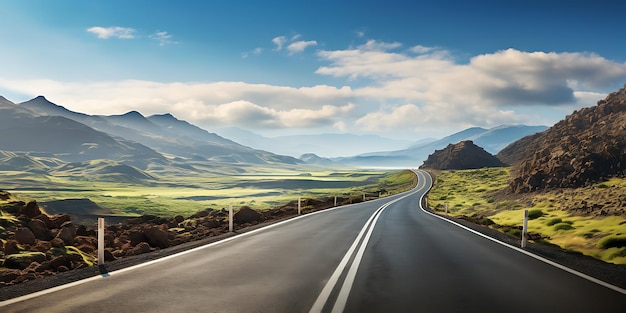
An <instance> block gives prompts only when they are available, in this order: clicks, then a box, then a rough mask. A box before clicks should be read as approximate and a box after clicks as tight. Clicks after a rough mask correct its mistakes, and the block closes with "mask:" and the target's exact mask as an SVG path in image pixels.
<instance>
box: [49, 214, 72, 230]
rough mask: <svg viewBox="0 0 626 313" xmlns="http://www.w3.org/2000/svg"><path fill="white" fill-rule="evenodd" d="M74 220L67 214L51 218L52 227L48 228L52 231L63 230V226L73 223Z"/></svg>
mask: <svg viewBox="0 0 626 313" xmlns="http://www.w3.org/2000/svg"><path fill="white" fill-rule="evenodd" d="M71 220H72V218H71V217H70V216H69V215H67V214H58V215H54V216H52V217H50V223H51V224H50V225H49V226H48V228H50V229H58V228H61V225H63V224H64V223H65V222H69V221H71Z"/></svg>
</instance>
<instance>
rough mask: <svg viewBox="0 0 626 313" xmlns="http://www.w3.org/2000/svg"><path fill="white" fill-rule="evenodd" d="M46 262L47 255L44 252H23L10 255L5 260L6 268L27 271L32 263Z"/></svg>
mask: <svg viewBox="0 0 626 313" xmlns="http://www.w3.org/2000/svg"><path fill="white" fill-rule="evenodd" d="M45 260H46V254H45V253H43V252H23V253H17V254H9V255H7V257H6V258H5V259H4V266H5V267H8V268H16V269H20V270H23V269H26V268H27V267H28V266H29V265H30V264H31V263H33V262H37V263H42V262H44V261H45Z"/></svg>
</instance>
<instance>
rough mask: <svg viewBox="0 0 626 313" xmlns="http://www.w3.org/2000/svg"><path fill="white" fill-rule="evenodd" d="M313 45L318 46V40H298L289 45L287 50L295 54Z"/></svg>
mask: <svg viewBox="0 0 626 313" xmlns="http://www.w3.org/2000/svg"><path fill="white" fill-rule="evenodd" d="M312 46H317V41H315V40H309V41H296V42H293V43H291V44H289V46H287V50H288V51H289V53H291V54H294V53H299V52H302V51H304V49H306V48H307V47H312Z"/></svg>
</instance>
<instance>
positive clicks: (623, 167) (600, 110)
mask: <svg viewBox="0 0 626 313" xmlns="http://www.w3.org/2000/svg"><path fill="white" fill-rule="evenodd" d="M498 158H500V159H501V160H503V161H505V162H508V163H510V164H512V165H514V171H513V172H514V173H516V175H515V177H514V179H513V180H512V182H511V184H510V187H511V189H512V191H513V192H518V193H519V192H531V191H535V190H542V189H549V188H570V187H571V188H575V187H582V186H586V185H590V184H592V183H595V182H599V181H602V180H605V179H607V178H610V177H618V176H623V175H624V173H625V171H626V86H625V88H622V89H621V90H619V91H617V92H614V93H611V94H609V95H608V96H607V97H606V99H604V100H601V101H598V104H597V105H596V106H594V107H589V108H583V109H581V110H578V111H575V112H574V113H572V114H571V115H569V116H567V117H566V118H565V119H563V120H561V121H560V122H558V123H556V124H555V125H554V126H552V127H550V128H549V129H548V130H546V131H544V132H541V133H538V134H535V135H532V136H528V137H525V138H522V139H521V140H519V141H518V142H515V143H513V144H511V145H510V146H508V147H507V148H505V149H503V150H502V151H501V152H500V153H498Z"/></svg>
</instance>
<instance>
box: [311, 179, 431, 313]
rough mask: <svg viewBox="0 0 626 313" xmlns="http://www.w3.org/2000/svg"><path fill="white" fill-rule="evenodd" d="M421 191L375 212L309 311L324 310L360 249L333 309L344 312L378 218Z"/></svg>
mask: <svg viewBox="0 0 626 313" xmlns="http://www.w3.org/2000/svg"><path fill="white" fill-rule="evenodd" d="M420 183H422V182H421V180H420ZM421 189H422V187H419V186H418V187H416V188H415V189H414V190H413V191H411V192H409V193H407V194H405V195H404V196H402V197H399V198H396V199H394V200H392V201H389V202H387V203H385V204H383V205H382V206H381V207H380V208H378V210H376V212H374V214H372V216H371V217H370V218H369V219H368V220H367V222H365V225H364V226H363V228H362V229H361V231H360V232H359V235H358V236H357V237H356V239H355V240H354V242H353V243H352V246H350V249H348V252H346V254H345V255H344V257H343V259H342V260H341V262H339V265H338V266H337V268H336V269H335V271H334V272H333V274H332V275H331V276H330V279H329V280H328V282H327V283H326V285H325V286H324V289H322V292H321V293H320V295H319V296H318V297H317V300H315V303H314V304H313V307H312V308H311V310H310V311H309V312H310V313H321V312H322V309H324V306H325V305H326V303H327V302H328V300H329V298H330V295H331V293H332V291H333V289H335V286H336V285H337V283H339V278H340V277H341V274H342V273H343V272H344V271H345V269H346V267H347V266H348V263H349V261H350V259H351V258H352V256H353V255H354V253H355V251H356V250H357V248H358V251H357V252H356V255H355V256H354V260H352V264H351V265H350V269H349V270H348V274H347V275H346V278H345V279H344V281H343V284H342V285H341V289H340V291H339V295H338V296H337V300H336V301H335V303H334V305H333V307H332V311H331V312H332V313H340V312H343V309H344V308H345V306H346V302H347V301H348V296H349V295H350V290H351V289H352V284H353V283H354V278H355V277H356V273H357V271H358V269H359V264H361V259H362V258H363V253H364V252H365V248H366V247H367V243H368V241H369V239H370V237H371V236H372V232H373V231H374V226H375V225H376V222H377V221H378V218H379V217H380V215H381V213H382V212H383V211H384V210H385V209H386V208H387V207H388V206H390V205H391V204H393V203H395V202H397V201H400V200H402V199H404V198H406V197H409V196H411V195H413V194H415V193H417V192H418V191H420V190H421Z"/></svg>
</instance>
